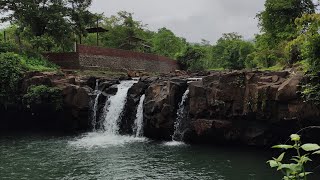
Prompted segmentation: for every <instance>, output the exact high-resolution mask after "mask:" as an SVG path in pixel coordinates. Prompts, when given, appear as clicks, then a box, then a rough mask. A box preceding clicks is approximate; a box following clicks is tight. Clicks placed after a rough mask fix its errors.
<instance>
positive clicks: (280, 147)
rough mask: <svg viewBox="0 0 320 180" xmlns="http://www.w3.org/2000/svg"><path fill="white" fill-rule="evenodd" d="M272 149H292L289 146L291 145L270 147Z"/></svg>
mask: <svg viewBox="0 0 320 180" xmlns="http://www.w3.org/2000/svg"><path fill="white" fill-rule="evenodd" d="M272 148H277V149H292V148H293V146H291V145H285V144H280V145H276V146H272Z"/></svg>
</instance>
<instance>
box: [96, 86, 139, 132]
mask: <svg viewBox="0 0 320 180" xmlns="http://www.w3.org/2000/svg"><path fill="white" fill-rule="evenodd" d="M135 83H136V81H122V82H121V83H120V84H119V85H118V92H117V93H116V95H114V96H111V97H110V98H109V99H108V100H107V102H106V105H105V108H104V113H103V116H102V118H103V120H104V121H103V126H104V130H105V134H109V135H118V134H119V121H120V120H121V113H122V111H123V109H124V106H125V103H126V98H127V93H128V90H129V89H130V88H131V87H132V86H133V84H135Z"/></svg>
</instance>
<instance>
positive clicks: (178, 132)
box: [172, 89, 189, 141]
mask: <svg viewBox="0 0 320 180" xmlns="http://www.w3.org/2000/svg"><path fill="white" fill-rule="evenodd" d="M188 95H189V89H187V90H186V92H185V93H184V94H183V96H182V100H181V102H180V103H179V109H178V111H177V119H176V121H175V123H174V134H173V136H172V140H173V141H182V135H183V134H182V133H183V132H182V131H183V120H184V119H186V112H185V102H186V100H187V98H188Z"/></svg>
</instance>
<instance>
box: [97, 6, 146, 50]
mask: <svg viewBox="0 0 320 180" xmlns="http://www.w3.org/2000/svg"><path fill="white" fill-rule="evenodd" d="M102 26H103V27H104V28H106V29H108V30H109V32H108V33H105V34H103V35H102V40H103V42H102V43H103V46H105V47H111V48H120V49H125V50H134V51H142V52H145V51H149V50H148V49H150V46H149V45H148V41H147V39H146V37H149V36H150V35H149V32H148V31H147V30H146V29H145V25H144V24H142V23H141V22H140V21H136V20H134V19H133V14H132V13H129V12H126V11H121V12H118V14H117V15H114V16H111V17H109V18H105V19H104V22H103V23H102Z"/></svg>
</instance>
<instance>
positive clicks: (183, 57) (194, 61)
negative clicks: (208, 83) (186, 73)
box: [177, 45, 207, 70]
mask: <svg viewBox="0 0 320 180" xmlns="http://www.w3.org/2000/svg"><path fill="white" fill-rule="evenodd" d="M206 55H207V53H206V50H205V49H203V48H202V47H201V46H192V45H188V46H187V48H186V49H185V51H184V52H183V53H181V54H179V55H178V56H177V60H178V63H179V65H180V67H181V68H182V69H185V70H187V69H188V70H203V69H205V67H204V60H205V58H206Z"/></svg>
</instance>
